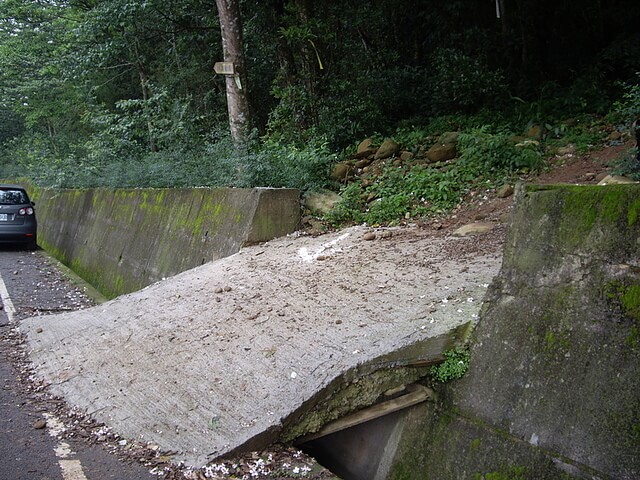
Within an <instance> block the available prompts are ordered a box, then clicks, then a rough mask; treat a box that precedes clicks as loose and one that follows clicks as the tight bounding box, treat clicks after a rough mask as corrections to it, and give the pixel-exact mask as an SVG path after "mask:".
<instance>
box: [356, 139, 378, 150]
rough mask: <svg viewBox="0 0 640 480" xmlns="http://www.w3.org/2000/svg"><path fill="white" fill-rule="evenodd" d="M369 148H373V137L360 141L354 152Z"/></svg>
mask: <svg viewBox="0 0 640 480" xmlns="http://www.w3.org/2000/svg"><path fill="white" fill-rule="evenodd" d="M370 150H375V149H374V148H373V139H371V138H365V139H364V140H363V141H361V142H360V144H359V145H358V148H357V149H356V152H358V153H363V152H365V151H370Z"/></svg>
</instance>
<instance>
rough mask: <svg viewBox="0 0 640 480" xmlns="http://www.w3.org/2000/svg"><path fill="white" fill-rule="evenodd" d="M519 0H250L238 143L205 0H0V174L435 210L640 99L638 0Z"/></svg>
mask: <svg viewBox="0 0 640 480" xmlns="http://www.w3.org/2000/svg"><path fill="white" fill-rule="evenodd" d="M530 3H531V2H523V1H520V0H518V1H515V2H504V1H503V0H497V1H496V3H495V4H493V3H491V2H486V0H484V1H479V0H474V1H470V2H469V1H466V2H463V1H456V2H444V3H443V2H423V1H417V0H401V1H391V0H382V1H378V2H373V3H366V4H357V5H354V4H353V2H347V1H345V0H331V1H327V2H308V1H306V0H270V1H258V0H241V1H239V5H240V7H241V16H242V23H243V30H242V31H243V35H244V56H245V62H246V70H247V72H246V73H247V84H246V85H244V86H243V88H244V90H245V91H246V92H247V93H248V96H249V102H250V107H251V126H252V133H251V135H250V137H249V138H248V139H247V140H246V142H245V143H244V144H243V145H238V144H234V143H233V142H232V141H231V139H230V136H229V133H228V130H229V124H228V118H227V106H226V97H225V87H224V78H223V77H222V76H221V75H216V74H214V67H213V64H214V63H215V62H216V61H219V60H221V59H222V45H221V35H220V26H219V23H218V15H217V11H216V8H215V3H214V2H206V1H204V2H203V1H201V0H177V1H175V2H170V5H169V3H168V2H165V1H163V0H149V1H144V2H140V1H133V0H69V1H66V2H53V1H41V2H23V1H19V0H5V1H4V2H2V4H1V5H0V154H1V155H0V176H2V177H5V178H6V177H17V176H24V177H28V178H30V179H31V181H33V182H35V183H37V184H39V185H42V186H52V187H100V186H108V187H197V186H236V187H253V186H272V187H295V188H300V189H302V190H303V191H312V190H318V189H323V188H329V189H332V190H334V191H338V192H340V193H341V197H342V202H341V203H339V204H338V206H337V207H336V208H334V210H333V211H332V212H331V213H330V214H329V215H328V219H329V220H330V221H331V222H332V223H334V224H336V225H337V224H343V223H350V222H362V221H366V222H370V223H385V222H393V221H397V220H398V219H400V218H404V217H407V216H408V217H414V216H423V215H431V214H434V213H439V212H442V211H446V210H448V209H450V208H452V207H453V206H454V205H456V204H457V203H458V202H459V201H460V198H461V197H462V196H463V195H464V193H465V192H466V191H468V190H469V189H470V188H473V187H474V185H476V186H477V185H484V186H489V187H493V186H499V185H500V184H502V183H503V182H504V181H505V179H508V178H509V177H510V176H513V175H517V174H518V173H520V172H523V171H532V170H536V169H542V168H544V167H545V159H546V158H548V156H550V155H552V154H554V153H555V152H557V151H558V149H573V151H577V152H580V151H585V150H588V149H590V148H593V146H594V145H598V144H601V143H602V142H603V141H609V142H617V141H624V140H625V139H626V138H627V137H628V135H630V133H632V132H630V127H631V123H632V122H633V120H634V119H636V118H637V117H638V116H639V115H640V73H639V72H640V33H639V32H638V29H637V25H638V24H639V21H640V4H639V3H638V2H637V1H633V0H620V1H616V2H613V3H611V2H609V3H608V4H603V3H602V2H597V1H595V0H580V1H578V2H570V1H569V0H560V1H555V2H553V3H552V2H550V1H548V0H545V1H541V2H534V3H535V5H531V4H530ZM365 139H369V140H368V141H367V142H364V144H363V140H365ZM452 139H453V141H443V140H452ZM385 140H393V142H392V143H393V144H394V145H395V146H393V148H392V153H391V154H390V155H388V156H384V158H382V157H383V155H380V154H379V153H378V152H379V147H382V146H383V145H384V144H385V143H389V142H385ZM434 145H435V146H436V147H437V146H438V145H445V146H447V148H449V151H448V152H444V154H442V155H439V156H436V155H434V154H433V150H432V149H433V148H434ZM367 149H369V150H370V152H367ZM374 149H375V153H374ZM445 150H446V149H445ZM634 156H635V152H633V151H629V152H627V153H626V154H625V155H624V156H623V158H620V159H619V166H618V169H619V171H620V173H627V174H629V175H632V176H633V175H638V172H637V169H638V167H637V163H636V162H635V161H634V160H633V158H634ZM376 157H378V158H376Z"/></svg>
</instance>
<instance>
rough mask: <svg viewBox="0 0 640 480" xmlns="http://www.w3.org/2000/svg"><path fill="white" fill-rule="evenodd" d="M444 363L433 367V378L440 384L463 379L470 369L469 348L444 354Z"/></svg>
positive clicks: (448, 351)
mask: <svg viewBox="0 0 640 480" xmlns="http://www.w3.org/2000/svg"><path fill="white" fill-rule="evenodd" d="M443 355H444V358H445V360H444V362H442V363H440V364H438V365H434V366H433V367H431V370H430V373H431V377H432V378H433V379H434V380H436V381H438V382H448V381H450V380H455V379H457V378H460V377H462V376H463V375H464V374H465V373H467V370H468V369H469V359H470V356H471V355H470V353H469V349H468V348H467V347H458V348H455V349H453V350H447V351H446V352H444V354H443Z"/></svg>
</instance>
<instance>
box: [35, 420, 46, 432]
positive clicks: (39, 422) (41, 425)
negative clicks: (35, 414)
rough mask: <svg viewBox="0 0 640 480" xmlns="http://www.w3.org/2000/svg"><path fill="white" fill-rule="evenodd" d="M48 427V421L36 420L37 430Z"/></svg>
mask: <svg viewBox="0 0 640 480" xmlns="http://www.w3.org/2000/svg"><path fill="white" fill-rule="evenodd" d="M46 426H47V421H46V420H44V419H40V420H36V421H35V422H34V424H33V428H34V429H35V430H42V429H43V428H45V427H46Z"/></svg>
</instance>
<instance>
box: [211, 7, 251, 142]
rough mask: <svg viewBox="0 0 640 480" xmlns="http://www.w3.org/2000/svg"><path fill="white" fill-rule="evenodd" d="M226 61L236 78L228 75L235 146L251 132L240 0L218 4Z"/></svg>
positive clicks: (232, 132) (231, 125) (227, 85)
mask: <svg viewBox="0 0 640 480" xmlns="http://www.w3.org/2000/svg"><path fill="white" fill-rule="evenodd" d="M216 5H217V7H218V16H219V18H220V31H221V34H222V50H223V53H224V61H225V62H231V63H233V66H234V74H233V75H226V87H227V110H228V111H229V127H230V129H231V138H232V139H233V141H234V143H235V144H236V145H240V144H242V143H244V142H245V140H246V138H247V133H248V131H249V128H250V123H251V122H250V114H249V100H248V95H247V75H246V70H245V65H244V54H243V51H242V19H241V18H240V3H239V0H216Z"/></svg>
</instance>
